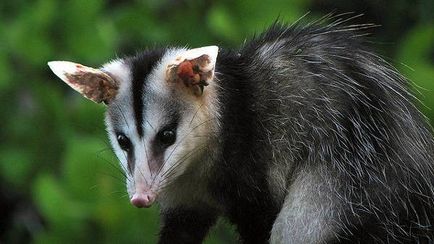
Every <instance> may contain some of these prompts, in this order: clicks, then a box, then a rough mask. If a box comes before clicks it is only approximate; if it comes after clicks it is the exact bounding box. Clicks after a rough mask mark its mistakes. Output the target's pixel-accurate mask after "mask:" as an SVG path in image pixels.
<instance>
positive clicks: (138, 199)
mask: <svg viewBox="0 0 434 244" xmlns="http://www.w3.org/2000/svg"><path fill="white" fill-rule="evenodd" d="M156 197H157V195H156V194H155V193H154V192H152V191H148V192H136V193H134V195H133V197H132V198H131V204H133V205H134V206H136V207H138V208H149V207H151V206H152V203H154V201H155V198H156Z"/></svg>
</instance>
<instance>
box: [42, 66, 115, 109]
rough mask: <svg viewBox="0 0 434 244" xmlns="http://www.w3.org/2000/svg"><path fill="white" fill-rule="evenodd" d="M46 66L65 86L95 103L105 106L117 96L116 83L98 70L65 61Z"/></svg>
mask: <svg viewBox="0 0 434 244" xmlns="http://www.w3.org/2000/svg"><path fill="white" fill-rule="evenodd" d="M48 66H50V68H51V70H52V71H53V72H54V74H56V75H57V76H58V77H59V78H60V79H62V80H63V81H64V82H65V83H66V84H68V85H69V86H70V87H72V88H73V89H74V90H76V91H78V92H80V93H81V94H82V95H83V96H84V97H86V98H88V99H90V100H92V101H94V102H96V103H101V102H104V103H106V104H107V103H109V102H110V101H111V100H112V99H113V98H114V97H115V96H116V94H117V90H118V84H117V82H116V81H115V80H114V79H113V78H111V77H110V76H109V75H108V74H106V73H104V72H103V71H101V70H99V69H94V68H90V67H86V66H84V65H81V64H77V63H72V62H67V61H52V62H48Z"/></svg>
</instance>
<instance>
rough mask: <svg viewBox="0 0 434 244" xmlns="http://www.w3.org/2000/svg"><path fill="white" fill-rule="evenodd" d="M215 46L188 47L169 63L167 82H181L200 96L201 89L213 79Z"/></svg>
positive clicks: (216, 53)
mask: <svg viewBox="0 0 434 244" xmlns="http://www.w3.org/2000/svg"><path fill="white" fill-rule="evenodd" d="M217 55H218V47H217V46H207V47H201V48H195V49H190V50H187V51H185V52H184V53H182V54H181V55H180V56H178V57H177V58H176V59H175V60H174V61H173V62H172V63H170V64H169V65H168V67H167V70H166V79H167V81H168V82H173V83H182V84H184V86H185V87H187V88H190V89H191V90H192V91H193V94H195V95H196V96H201V95H202V94H203V90H204V88H205V87H206V86H208V85H209V83H210V82H212V80H213V79H214V70H215V64H216V60H217Z"/></svg>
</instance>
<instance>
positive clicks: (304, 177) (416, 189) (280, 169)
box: [49, 19, 434, 243]
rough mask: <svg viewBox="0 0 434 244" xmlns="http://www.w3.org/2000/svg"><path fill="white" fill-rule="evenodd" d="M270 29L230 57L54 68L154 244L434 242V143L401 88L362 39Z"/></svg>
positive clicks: (334, 26)
mask: <svg viewBox="0 0 434 244" xmlns="http://www.w3.org/2000/svg"><path fill="white" fill-rule="evenodd" d="M343 22H345V21H344V20H340V19H337V20H336V21H334V22H332V23H331V24H329V25H321V24H310V25H302V24H299V23H297V24H293V25H290V26H286V25H284V24H281V23H275V24H273V25H272V26H271V27H270V28H269V29H268V30H266V31H265V32H264V33H262V34H260V35H258V36H256V37H253V38H252V39H251V40H250V41H247V42H246V43H245V44H243V45H242V46H241V47H240V48H239V49H225V48H220V47H217V46H205V47H201V48H193V49H188V48H182V47H166V48H157V49H149V50H146V51H143V52H139V53H137V54H136V55H133V56H126V57H123V58H118V59H116V60H113V61H111V62H108V63H106V64H104V65H103V66H102V67H101V68H99V69H94V68H90V67H87V66H84V65H81V64H77V63H72V62H66V61H53V62H49V66H50V68H51V69H52V70H53V72H54V73H55V74H56V75H57V76H58V77H60V78H61V79H62V80H63V81H65V82H66V83H67V84H68V85H70V86H71V87H72V88H74V89H75V90H77V91H78V92H80V93H81V94H82V95H83V96H85V97H86V98H89V99H90V100H92V101H94V102H97V103H104V104H106V105H107V112H106V119H105V123H106V126H107V132H108V136H109V138H110V141H111V144H112V146H113V149H114V152H115V154H116V155H117V157H118V158H119V161H120V164H121V167H122V168H123V170H124V171H125V173H126V175H127V179H126V185H127V191H128V194H129V197H130V201H131V203H132V204H133V205H134V206H136V207H149V206H151V205H152V204H153V202H155V201H156V202H158V203H159V206H160V209H161V218H162V227H161V231H160V239H159V243H201V242H202V241H203V240H204V238H205V237H206V235H207V232H208V230H209V229H210V227H212V226H213V224H214V223H215V222H216V220H217V219H218V218H219V217H225V218H227V220H228V221H229V222H231V223H233V224H234V225H235V226H236V230H237V232H238V233H239V239H240V242H242V243H433V241H434V227H433V223H434V160H433V158H434V142H433V136H432V130H431V127H430V126H429V125H428V122H427V119H426V118H425V117H424V116H423V115H422V114H421V113H420V112H419V111H418V109H417V108H416V106H415V103H417V99H416V98H415V96H414V95H413V94H412V93H411V92H410V90H409V88H408V87H407V86H408V81H407V80H406V79H405V78H404V77H403V76H402V75H400V74H399V73H398V71H397V70H396V69H395V68H394V67H392V65H390V64H388V63H387V62H386V61H384V60H383V59H382V58H381V57H379V56H378V55H376V54H374V53H373V52H372V51H370V49H369V48H367V47H365V44H364V41H363V38H362V37H360V35H359V34H360V33H359V30H358V29H363V28H364V27H366V26H367V25H358V26H354V25H345V24H344V23H343Z"/></svg>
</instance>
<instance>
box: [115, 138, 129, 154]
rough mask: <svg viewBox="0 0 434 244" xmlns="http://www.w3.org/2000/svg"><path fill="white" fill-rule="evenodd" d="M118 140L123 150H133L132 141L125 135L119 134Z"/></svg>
mask: <svg viewBox="0 0 434 244" xmlns="http://www.w3.org/2000/svg"><path fill="white" fill-rule="evenodd" d="M116 139H117V140H118V143H119V146H120V147H121V148H122V150H124V151H126V152H128V151H130V149H131V141H130V139H128V137H126V136H125V135H124V134H118V135H117V137H116Z"/></svg>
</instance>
